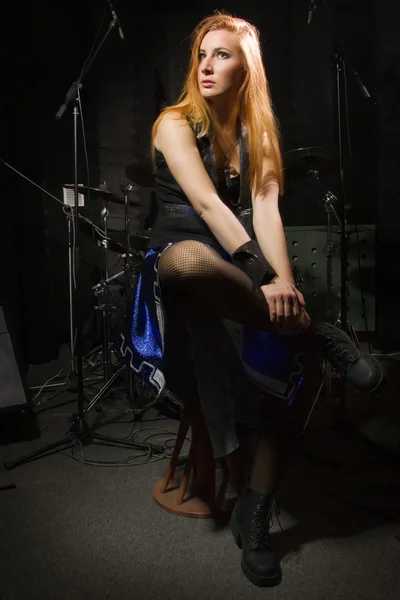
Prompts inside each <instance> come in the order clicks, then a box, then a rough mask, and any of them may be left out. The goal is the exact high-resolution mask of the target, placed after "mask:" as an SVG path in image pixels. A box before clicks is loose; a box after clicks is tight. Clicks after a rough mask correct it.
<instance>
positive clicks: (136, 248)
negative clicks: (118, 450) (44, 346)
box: [64, 165, 154, 416]
mask: <svg viewBox="0 0 400 600" xmlns="http://www.w3.org/2000/svg"><path fill="white" fill-rule="evenodd" d="M125 172H126V175H127V177H128V176H129V178H130V179H131V182H129V183H121V185H120V189H121V195H117V194H116V193H115V192H114V191H112V190H111V189H110V188H109V187H108V186H107V184H106V183H103V184H102V185H99V186H97V187H93V186H85V185H79V193H80V194H83V195H84V196H86V197H98V198H100V200H101V207H102V208H101V213H100V216H101V221H102V227H101V228H100V227H97V226H96V227H93V223H92V222H91V221H90V220H88V219H85V221H84V222H83V223H82V227H81V228H83V229H88V227H89V228H90V229H92V231H93V238H94V241H95V242H96V244H97V246H98V247H100V248H101V250H102V253H103V259H102V262H103V268H102V269H101V272H102V279H101V280H100V281H99V282H98V283H96V284H95V285H94V286H93V287H92V291H93V295H94V299H95V300H96V303H95V306H94V310H95V311H97V312H98V313H99V314H100V321H101V328H100V337H101V351H100V353H98V354H97V355H98V361H99V362H100V363H101V366H102V371H103V387H102V388H101V389H100V391H99V392H98V393H97V394H96V395H95V397H94V398H93V399H91V401H90V402H89V403H88V405H87V406H86V408H85V411H84V412H88V411H90V410H91V408H92V407H94V406H95V405H96V404H97V403H98V402H99V400H100V399H101V398H102V397H104V396H105V394H106V393H108V392H109V391H110V390H111V388H112V387H113V385H114V383H115V382H116V381H117V380H118V379H119V378H120V376H121V374H125V379H126V386H127V387H126V390H127V396H128V399H129V400H130V401H131V405H132V407H133V410H134V412H135V415H136V416H139V415H141V414H142V413H143V412H144V411H145V410H147V409H148V408H149V407H150V406H152V405H153V404H154V402H151V403H150V404H146V407H145V408H143V406H137V405H136V403H135V402H134V398H135V382H134V381H133V373H132V372H131V370H130V369H127V367H126V365H125V364H123V363H122V361H121V357H120V356H119V354H118V341H119V332H120V331H122V330H123V329H124V328H126V324H127V322H128V321H129V317H130V312H131V307H132V297H133V292H134V289H135V286H136V281H137V278H138V275H139V273H140V268H141V263H142V261H143V257H144V253H145V251H146V248H147V246H148V240H149V237H148V235H144V233H145V232H143V234H142V233H131V230H130V217H129V208H130V206H131V201H130V193H131V192H135V194H136V195H138V196H139V199H141V198H140V196H141V193H143V192H154V188H153V176H152V173H151V169H150V168H148V169H145V168H143V167H140V166H139V167H137V166H136V165H130V166H129V167H127V168H126V171H125ZM64 187H66V188H67V189H68V188H69V189H73V186H72V185H65V186H64ZM109 203H113V204H119V205H123V207H124V211H123V212H124V224H123V230H122V231H118V232H115V231H110V229H109V227H108V220H109V214H110V213H109ZM136 203H137V202H136V201H135V204H136ZM140 204H142V203H141V202H140ZM111 252H112V253H114V254H115V253H116V254H117V255H118V256H119V257H120V259H121V260H122V267H121V270H120V271H119V272H117V273H113V274H110V268H109V263H110V260H109V259H110V253H111ZM116 283H117V284H118V285H119V287H120V296H121V297H123V298H124V301H123V303H122V304H120V303H118V306H116V302H115V297H113V295H112V294H111V293H110V292H111V286H112V285H114V284H116ZM115 313H117V318H116V319H112V318H111V316H112V315H113V314H115ZM74 330H75V327H74V324H73V317H72V312H71V332H70V335H71V345H72V340H73V336H74ZM72 347H73V345H72ZM96 350H97V348H96V349H94V350H92V351H91V352H89V355H88V356H87V357H85V358H89V357H90V356H91V355H92V354H93V353H94V352H96ZM142 392H143V387H142ZM141 400H142V401H143V394H142V398H141ZM97 408H98V409H99V407H97Z"/></svg>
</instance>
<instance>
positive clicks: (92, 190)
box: [63, 184, 124, 202]
mask: <svg viewBox="0 0 400 600" xmlns="http://www.w3.org/2000/svg"><path fill="white" fill-rule="evenodd" d="M63 187H65V188H68V189H74V186H73V185H72V184H66V185H64V186H63ZM78 192H79V193H81V194H84V195H85V196H88V195H89V194H92V195H93V196H101V197H102V198H104V199H105V200H113V201H114V202H123V201H124V199H123V198H121V196H117V195H116V194H115V193H114V192H113V191H112V190H110V188H108V187H107V186H106V185H100V186H99V187H90V186H87V185H81V184H79V185H78Z"/></svg>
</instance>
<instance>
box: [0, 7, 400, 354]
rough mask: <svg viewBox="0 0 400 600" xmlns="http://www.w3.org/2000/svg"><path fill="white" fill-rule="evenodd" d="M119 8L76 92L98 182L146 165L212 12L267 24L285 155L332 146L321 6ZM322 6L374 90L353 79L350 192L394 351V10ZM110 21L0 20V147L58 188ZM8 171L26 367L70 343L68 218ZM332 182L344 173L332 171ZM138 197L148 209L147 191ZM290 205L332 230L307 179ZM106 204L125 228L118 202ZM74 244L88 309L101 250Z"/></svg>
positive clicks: (5, 284) (23, 12) (68, 173)
mask: <svg viewBox="0 0 400 600" xmlns="http://www.w3.org/2000/svg"><path fill="white" fill-rule="evenodd" d="M114 5H115V8H116V10H117V12H118V15H119V18H120V21H121V23H122V27H123V30H124V33H125V40H124V41H121V40H120V39H119V36H118V33H117V31H116V30H113V31H111V34H110V35H109V37H108V38H107V40H106V42H105V44H104V46H103V47H102V49H101V50H100V52H99V54H98V56H97V57H96V59H95V62H94V64H93V67H92V68H91V70H90V71H89V73H88V74H87V75H86V77H85V79H84V82H83V83H84V85H83V89H82V101H83V109H84V119H85V130H86V138H87V144H88V157H89V166H90V183H91V184H92V185H98V184H99V183H100V182H103V181H106V182H107V184H108V186H109V187H111V188H112V189H115V190H117V191H118V190H119V186H120V183H121V182H124V181H127V178H126V175H125V168H126V166H127V165H130V164H132V163H135V164H137V165H142V164H146V165H148V164H149V141H150V130H151V125H152V123H153V121H154V119H155V118H156V116H157V114H158V112H159V110H160V108H161V107H162V105H163V104H165V103H172V102H174V101H175V100H176V98H177V96H178V93H179V91H180V88H181V84H182V81H183V76H184V72H185V69H186V65H187V60H188V48H189V35H190V33H191V31H192V29H193V28H194V26H195V25H196V24H197V22H198V21H199V20H200V19H201V18H202V17H204V16H207V15H208V14H210V13H212V12H213V10H214V9H216V8H218V9H220V10H222V9H225V10H227V11H229V12H231V13H234V14H236V15H237V16H240V17H243V18H245V19H248V20H249V21H251V22H252V23H254V24H255V25H256V26H257V27H258V29H259V30H260V34H261V40H262V44H263V53H264V62H265V67H266V71H267V76H268V78H269V82H270V86H271V90H272V99H273V102H274V106H275V110H276V114H277V116H278V119H279V122H280V125H281V132H282V145H283V151H284V152H285V151H288V150H292V149H295V148H299V147H304V146H325V147H332V146H334V145H335V144H336V142H337V127H336V96H335V70H334V69H333V68H332V60H331V58H330V56H331V54H332V52H333V46H332V37H331V35H330V34H329V30H328V29H327V24H326V23H325V22H324V16H325V15H326V14H327V13H326V11H325V9H324V8H323V6H322V7H321V8H319V9H318V10H317V11H316V12H315V13H314V15H313V20H312V24H311V25H310V26H308V25H307V15H308V5H309V2H308V0H281V1H280V2H276V1H274V2H272V1H270V0H267V1H264V2H259V1H256V0H248V1H247V2H245V3H243V2H237V1H229V0H228V1H226V2H224V3H217V4H215V3H214V2H213V3H211V2H208V1H207V0H205V1H203V2H201V3H199V5H198V6H196V5H193V6H192V7H189V6H188V5H183V3H182V5H181V4H179V3H177V2H175V1H173V2H170V3H166V2H158V1H157V2H154V1H153V2H145V3H142V4H141V3H139V2H137V1H133V0H115V2H114ZM326 5H327V7H328V8H329V13H330V15H331V16H332V19H333V23H334V25H335V28H336V31H337V32H338V33H339V34H340V35H341V37H342V38H343V42H344V46H343V50H344V53H345V57H346V59H347V61H348V62H351V63H352V64H353V65H354V66H355V68H356V69H357V71H358V72H359V74H360V76H361V78H362V80H363V82H364V84H365V85H366V86H367V88H368V90H369V91H370V93H371V95H372V99H370V100H366V99H365V98H363V96H362V95H361V93H360V90H359V87H358V86H357V84H356V82H355V79H354V78H353V77H352V76H351V74H350V73H348V77H347V84H348V85H347V91H348V94H347V98H348V116H349V119H348V129H349V131H350V139H351V149H352V169H351V171H350V170H348V171H347V176H346V201H347V202H348V203H350V204H351V205H352V211H351V213H350V215H349V222H350V223H353V224H354V223H358V224H361V223H364V224H376V225H377V229H378V234H377V235H378V254H377V264H376V269H377V282H378V287H377V314H376V334H377V339H378V342H379V344H380V346H381V347H383V348H393V347H395V345H396V343H398V341H399V340H400V317H399V316H398V301H397V299H396V295H395V292H394V290H395V288H396V287H397V279H398V275H399V271H400V269H399V266H398V256H399V245H400V233H399V222H400V208H399V207H400V203H399V202H398V197H397V196H398V189H399V175H398V173H399V160H400V158H399V157H400V153H399V148H398V146H399V144H398V139H399V135H400V109H399V103H398V92H399V90H400V30H399V27H398V24H399V22H400V3H399V2H398V1H397V0H381V1H380V2H374V1H372V0H369V1H368V0H367V1H365V0H364V1H361V0H360V1H359V0H331V1H328V2H326ZM102 18H104V28H103V32H104V31H106V29H107V25H108V24H109V23H110V13H109V10H108V7H107V6H106V3H105V2H104V1H100V0H90V1H89V0H87V1H86V2H78V0H70V1H69V2H64V1H60V2H57V3H54V2H50V0H37V1H36V2H35V3H30V4H29V3H28V4H24V5H22V4H19V3H14V4H13V5H11V6H8V8H7V10H6V13H4V14H3V18H2V29H3V31H2V35H1V43H2V48H1V56H2V66H1V68H2V78H1V81H2V93H1V95H0V97H1V112H0V114H1V139H0V150H1V152H0V156H1V157H2V158H3V159H4V160H5V161H7V162H8V163H10V164H12V165H13V166H14V167H15V168H17V169H18V170H20V171H22V172H23V173H24V174H25V175H26V176H28V177H31V178H32V179H33V180H34V181H36V182H37V183H39V184H40V185H42V186H43V187H45V188H46V189H47V190H48V191H49V192H51V193H53V194H55V195H57V196H59V195H60V185H61V184H63V183H68V182H72V181H73V146H72V111H71V107H69V108H68V110H67V111H66V113H65V114H64V116H63V118H62V119H61V120H59V121H56V120H55V114H56V112H57V110H58V108H59V107H60V105H61V104H62V102H63V99H64V96H65V94H66V92H67V90H68V88H69V87H70V85H71V83H72V82H73V81H74V80H75V79H76V77H77V75H78V73H79V72H80V69H81V67H82V65H83V62H84V60H85V59H86V57H87V55H88V52H89V50H90V48H91V46H92V43H93V40H94V37H95V34H96V31H97V30H98V27H99V25H100V23H101V20H102ZM346 130H347V123H346ZM79 153H80V154H79V156H80V181H82V182H84V183H86V181H87V174H86V167H85V161H84V155H83V152H82V147H81V145H80V148H79ZM0 173H1V188H0V190H1V206H2V213H1V216H2V218H1V226H0V227H1V234H0V252H1V264H2V274H1V299H2V303H3V304H5V305H6V306H7V307H8V312H9V315H10V317H9V318H10V323H12V327H13V329H14V332H15V336H16V338H17V339H18V341H19V347H20V349H21V352H22V353H23V356H24V360H25V363H26V364H28V363H40V362H45V361H47V360H50V359H52V358H54V357H55V356H56V355H57V353H58V349H59V345H60V343H61V342H62V341H64V340H65V339H68V337H67V336H68V318H69V317H68V253H67V225H66V220H65V216H64V214H63V212H62V210H61V208H60V207H59V206H58V205H57V203H56V202H55V200H52V199H51V198H49V197H47V196H45V195H44V194H42V193H41V192H40V191H38V190H36V189H35V188H34V187H32V186H31V185H30V184H29V183H27V182H25V181H23V180H22V179H20V178H19V177H17V176H16V175H15V174H13V173H11V172H10V170H9V169H7V168H6V167H5V166H2V167H1V171H0ZM326 183H327V184H329V186H330V187H331V188H332V189H333V190H335V191H337V190H338V189H339V188H338V180H337V177H335V175H331V176H327V179H326ZM144 201H145V203H147V204H148V203H149V202H150V197H148V198H147V197H146V198H145V200H144ZM281 206H282V215H283V218H284V224H285V225H287V226H293V225H323V224H324V223H325V218H326V217H325V213H324V211H323V209H322V207H321V206H319V205H318V203H316V201H315V197H314V195H313V192H312V190H310V186H309V183H307V180H306V179H305V178H296V179H294V180H290V181H287V185H286V191H285V195H284V197H283V199H282V205H281ZM147 208H148V206H147ZM100 209H101V206H100V204H99V202H98V200H97V199H93V201H92V205H91V207H90V208H86V209H85V211H86V214H88V216H91V217H92V218H94V220H96V221H98V215H99V211H100ZM110 212H111V214H110V218H111V219H114V220H115V222H118V219H119V218H120V217H121V214H122V213H121V207H119V206H118V205H115V206H114V207H113V208H112V210H110ZM141 227H143V222H138V229H139V228H141ZM81 237H82V239H83V241H82V246H83V248H82V275H83V280H84V284H83V303H84V311H86V312H89V311H90V310H91V303H92V297H91V294H90V287H91V285H92V283H96V282H97V280H96V277H97V279H98V274H97V271H96V268H97V265H98V260H99V258H98V256H96V247H95V245H94V244H93V243H92V242H91V240H90V237H89V238H88V237H87V236H86V237H84V236H81ZM96 261H97V262H96Z"/></svg>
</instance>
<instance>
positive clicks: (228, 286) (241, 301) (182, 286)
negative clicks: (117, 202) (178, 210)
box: [158, 240, 384, 391]
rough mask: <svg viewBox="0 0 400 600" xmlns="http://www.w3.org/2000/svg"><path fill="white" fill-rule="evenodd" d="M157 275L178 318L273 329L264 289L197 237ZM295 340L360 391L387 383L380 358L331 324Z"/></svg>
mask: <svg viewBox="0 0 400 600" xmlns="http://www.w3.org/2000/svg"><path fill="white" fill-rule="evenodd" d="M158 273H159V278H160V282H161V290H162V295H163V302H164V304H165V306H166V308H167V309H168V310H169V311H172V313H175V314H176V315H177V316H178V317H179V318H180V319H183V320H185V319H190V320H192V321H193V320H194V319H199V318H203V317H204V318H208V317H213V318H221V319H229V320H231V321H236V322H238V323H242V324H243V325H247V326H249V327H254V328H256V329H260V330H262V331H271V330H273V325H272V323H271V319H270V314H269V308H268V303H267V301H266V299H265V297H264V294H263V293H262V291H261V290H260V289H257V290H255V291H254V290H253V283H252V281H251V279H250V278H249V277H248V276H247V275H246V274H245V273H243V272H242V271H241V270H240V269H239V268H237V267H235V266H234V265H232V264H231V263H229V262H228V261H226V260H224V259H223V258H222V257H221V256H220V255H219V254H218V252H216V251H215V250H213V249H212V248H210V247H209V246H207V245H206V244H203V243H201V242H197V241H194V240H186V241H183V242H177V243H176V244H173V245H172V246H171V247H169V248H167V250H165V251H164V253H163V254H162V256H161V258H160V262H159V267H158ZM297 339H298V340H299V342H300V343H301V344H302V346H303V349H304V350H305V351H309V352H317V353H319V354H321V355H322V356H323V358H325V359H326V360H328V361H329V362H330V363H331V364H332V365H333V366H334V367H336V368H337V369H339V370H340V371H341V372H343V373H346V375H347V377H348V378H349V380H350V381H351V382H352V383H353V384H355V385H356V386H357V387H359V388H360V389H362V390H365V391H373V390H375V389H376V388H377V387H378V386H379V385H381V383H382V382H383V381H384V373H383V369H382V367H381V366H380V364H379V363H378V361H377V360H376V359H375V358H374V357H372V356H371V355H369V354H367V353H361V352H360V351H359V350H358V348H357V347H356V346H355V345H354V343H353V342H352V340H351V339H350V338H349V337H348V336H347V335H346V334H345V333H344V332H343V331H341V330H340V329H338V328H336V327H334V326H332V325H329V324H327V323H321V322H318V321H313V320H312V322H311V327H310V329H309V330H308V331H306V332H305V333H303V334H300V335H299V336H297Z"/></svg>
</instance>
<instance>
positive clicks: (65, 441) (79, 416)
mask: <svg viewBox="0 0 400 600" xmlns="http://www.w3.org/2000/svg"><path fill="white" fill-rule="evenodd" d="M112 12H113V11H112ZM117 25H118V19H117V16H116V14H115V13H114V14H113V15H112V20H111V22H110V24H109V26H108V29H107V31H106V33H105V34H104V35H103V36H102V37H101V38H100V41H99V42H98V43H97V44H96V43H95V44H93V46H92V48H91V50H90V54H89V56H88V57H87V59H86V60H85V62H84V65H83V67H82V70H81V72H80V74H79V76H78V77H77V79H76V81H74V82H73V83H72V85H71V86H70V87H69V90H68V91H67V94H66V96H65V99H64V102H63V104H62V105H61V106H60V108H59V110H58V112H57V114H56V119H60V118H61V117H62V116H63V114H64V113H65V111H66V109H67V107H68V106H69V105H71V106H72V117H73V119H72V121H73V165H74V185H73V188H74V207H73V209H72V210H71V213H72V214H71V217H73V219H72V218H71V221H72V222H73V233H74V236H73V244H72V260H71V263H72V267H73V275H72V277H71V278H70V279H71V283H72V285H73V291H72V293H71V294H70V296H71V299H72V302H73V310H72V311H71V313H72V315H73V317H74V319H75V323H74V327H73V337H74V339H75V344H74V346H73V347H74V348H75V356H76V363H75V373H76V390H77V405H78V406H77V412H76V413H74V414H73V415H72V416H71V422H72V424H71V426H70V428H69V430H68V433H67V435H66V436H65V437H63V438H62V439H59V440H58V441H56V442H53V443H52V444H47V445H46V446H45V447H44V448H41V449H40V450H37V451H35V452H31V453H29V454H27V455H25V456H22V457H20V458H18V459H16V460H10V461H7V462H6V463H5V467H6V469H13V468H15V467H17V466H19V465H21V464H25V463H28V462H30V461H32V460H36V459H37V458H39V457H42V456H46V455H47V454H49V453H51V452H56V451H58V450H59V449H63V450H66V449H68V448H74V447H75V446H76V444H77V443H82V444H85V445H87V444H89V443H90V442H93V441H94V440H96V441H98V443H103V444H105V445H110V444H114V445H116V446H118V447H124V446H126V447H129V448H130V449H132V448H137V449H141V450H148V449H149V444H140V443H136V442H133V441H130V440H122V439H114V438H111V437H109V436H105V435H102V434H100V433H97V431H95V428H93V427H89V425H88V423H87V421H86V414H87V412H88V410H89V407H91V406H92V405H93V402H92V403H90V405H89V406H88V407H87V408H86V409H85V408H84V402H85V397H84V390H83V356H82V323H81V319H82V316H81V311H80V310H79V304H80V286H79V277H80V269H79V267H80V253H79V218H80V215H79V200H78V192H79V189H80V188H78V116H79V111H80V105H81V98H80V90H81V88H82V81H83V78H84V76H85V74H86V73H87V72H88V70H89V69H90V67H91V65H92V64H93V61H94V59H95V57H96V56H97V55H98V53H99V50H100V48H101V47H102V46H103V44H104V42H105V41H106V39H107V37H108V35H109V34H110V32H111V30H112V29H114V28H115V27H116V26H117ZM97 38H98V34H97V36H96V40H97ZM38 187H39V186H38ZM103 192H104V190H103ZM46 193H47V192H46ZM104 193H107V192H104ZM57 201H59V200H58V199H57ZM71 229H72V227H71ZM113 378H115V374H114V376H113V377H112V378H111V379H110V380H109V381H108V383H107V385H109V384H110V382H111V380H112V379H113ZM154 451H156V450H155V449H154Z"/></svg>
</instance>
